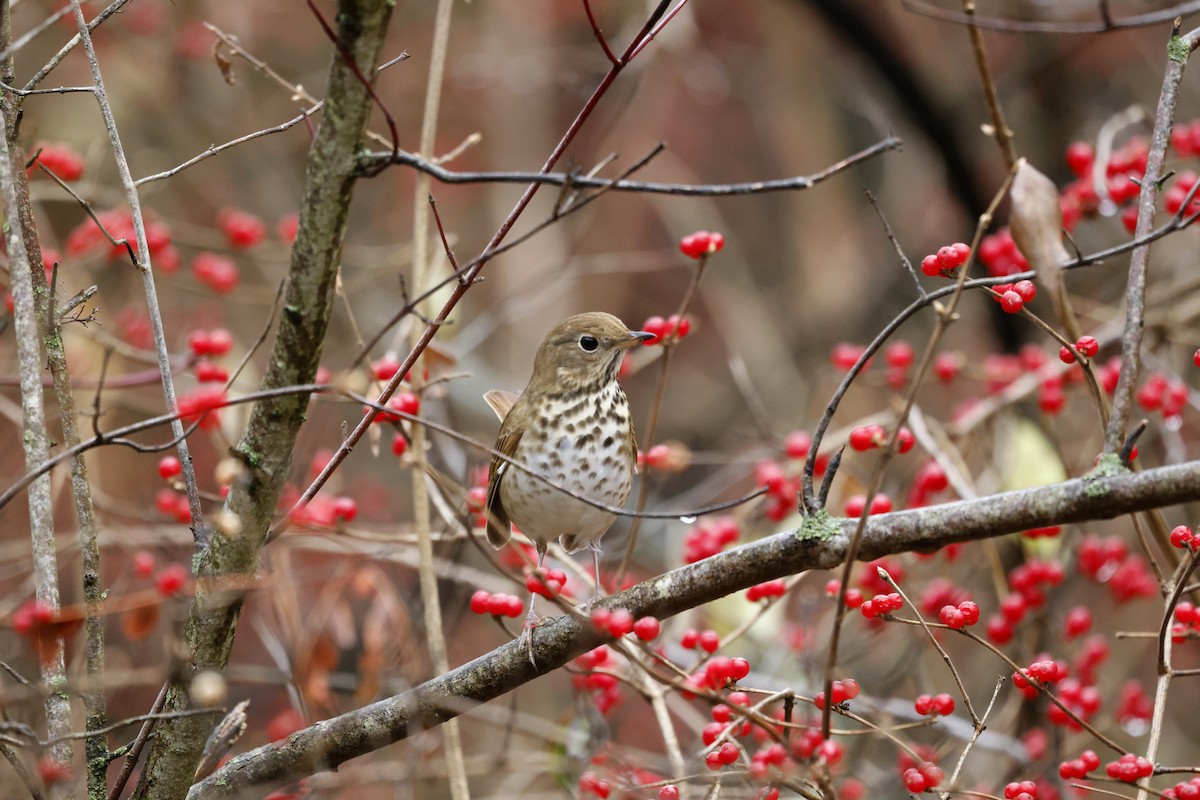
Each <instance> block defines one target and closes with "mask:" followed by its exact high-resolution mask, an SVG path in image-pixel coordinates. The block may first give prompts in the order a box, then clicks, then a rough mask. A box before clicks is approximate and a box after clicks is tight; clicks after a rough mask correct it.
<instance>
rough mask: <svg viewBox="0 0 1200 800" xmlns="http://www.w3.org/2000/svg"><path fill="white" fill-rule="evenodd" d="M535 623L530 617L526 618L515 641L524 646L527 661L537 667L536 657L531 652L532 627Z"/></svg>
mask: <svg viewBox="0 0 1200 800" xmlns="http://www.w3.org/2000/svg"><path fill="white" fill-rule="evenodd" d="M536 625H537V622H535V621H534V620H532V619H529V620H526V621H525V625H524V627H522V628H521V635H520V636H518V637H517V642H518V643H519V644H520V645H521V646H522V647H524V648H525V650H526V652H527V653H528V655H529V663H530V664H532V665H533V666H534V667H537V659H536V658H534V654H533V629H534V627H535V626H536Z"/></svg>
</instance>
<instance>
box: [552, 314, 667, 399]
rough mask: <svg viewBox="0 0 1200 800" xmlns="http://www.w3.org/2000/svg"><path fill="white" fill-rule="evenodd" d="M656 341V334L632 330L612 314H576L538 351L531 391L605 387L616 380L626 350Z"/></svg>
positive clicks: (556, 329)
mask: <svg viewBox="0 0 1200 800" xmlns="http://www.w3.org/2000/svg"><path fill="white" fill-rule="evenodd" d="M653 338H654V334H652V333H646V332H645V331H631V330H629V328H628V327H626V325H625V323H624V322H621V320H619V319H617V318H616V317H614V316H613V315H612V314H605V313H603V312H599V311H593V312H589V313H587V314H576V315H575V316H573V317H570V318H569V319H567V320H564V321H563V322H561V323H559V325H558V326H557V327H556V328H554V330H552V331H550V333H549V334H547V336H546V340H545V341H544V342H542V346H541V347H540V348H538V352H537V356H536V357H535V358H534V361H533V377H532V378H531V379H530V388H531V389H534V388H536V389H537V390H539V391H546V392H552V391H554V390H555V389H582V388H585V387H595V386H601V385H603V384H605V383H608V382H609V381H611V380H613V379H614V378H616V376H617V369H618V368H619V367H620V365H621V358H622V356H623V355H624V353H625V351H626V350H628V349H629V348H631V347H633V346H634V345H636V344H639V343H641V342H644V341H646V340H648V339H653Z"/></svg>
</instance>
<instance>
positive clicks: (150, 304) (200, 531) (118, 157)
mask: <svg viewBox="0 0 1200 800" xmlns="http://www.w3.org/2000/svg"><path fill="white" fill-rule="evenodd" d="M71 10H72V12H73V13H74V16H75V26H76V28H78V29H79V36H80V38H81V40H82V41H83V49H84V52H85V53H86V55H87V61H88V66H89V67H90V69H91V73H92V85H93V86H94V87H95V89H96V102H97V104H98V105H99V106H100V116H101V118H102V119H103V120H104V128H105V131H106V132H107V133H108V143H109V146H110V147H111V148H112V152H113V158H114V160H115V161H116V165H117V173H118V174H119V175H120V178H121V185H122V187H123V188H124V191H125V200H126V202H127V203H128V204H129V213H130V216H131V217H132V219H133V231H134V237H135V239H136V240H137V263H138V267H139V270H138V271H139V272H140V273H141V278H142V288H143V290H144V292H145V295H146V311H147V314H148V316H149V317H150V328H151V331H152V332H153V336H154V350H155V354H156V355H157V356H158V369H159V374H160V375H161V376H162V387H163V398H164V400H165V401H166V407H167V411H168V413H171V414H174V413H176V412H177V411H178V410H179V403H178V401H177V400H176V397H175V378H174V375H173V374H172V372H171V355H170V353H169V352H168V350H167V339H166V333H165V331H164V330H163V321H162V312H161V310H160V309H159V305H158V291H157V290H156V289H155V287H154V271H153V269H152V268H151V264H150V261H151V259H150V246H149V244H148V243H147V240H146V223H145V219H144V218H143V216H142V204H141V198H140V197H139V196H138V191H137V187H136V186H135V185H134V183H133V176H132V175H131V174H130V172H129V162H128V160H126V158H125V148H124V146H123V145H122V144H121V135H120V133H119V132H118V130H117V121H116V118H115V117H114V116H113V111H112V106H111V105H110V104H109V100H108V93H107V92H106V91H105V89H104V78H103V77H102V76H101V74H100V62H99V61H98V60H97V58H96V49H95V47H94V46H93V45H92V36H91V33H90V32H89V29H88V26H87V22H86V21H85V20H84V18H83V10H82V9H81V8H80V6H79V0H71ZM171 430H172V432H173V433H174V434H175V436H176V437H178V439H179V442H178V445H177V448H178V455H179V462H180V464H181V465H182V468H183V483H184V486H185V488H186V493H187V498H188V507H189V510H190V512H191V516H192V536H193V538H194V540H195V542H196V546H197V547H199V548H203V547H206V546H207V544H208V533H207V531H206V530H205V528H204V511H203V509H202V508H201V506H200V490H199V489H198V488H197V485H196V471H195V468H194V467H193V465H192V457H191V454H190V452H189V450H188V443H187V439H186V438H184V436H183V424H182V423H181V422H180V421H179V420H175V421H173V422H172V423H171Z"/></svg>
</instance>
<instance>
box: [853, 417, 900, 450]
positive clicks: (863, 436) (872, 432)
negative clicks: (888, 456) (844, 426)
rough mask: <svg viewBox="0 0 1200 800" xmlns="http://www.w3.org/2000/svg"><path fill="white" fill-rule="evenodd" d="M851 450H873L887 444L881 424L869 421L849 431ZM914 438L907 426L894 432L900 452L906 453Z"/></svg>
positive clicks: (885, 434) (885, 432)
mask: <svg viewBox="0 0 1200 800" xmlns="http://www.w3.org/2000/svg"><path fill="white" fill-rule="evenodd" d="M847 441H848V443H849V444H850V449H851V450H857V451H858V452H860V453H862V452H865V451H867V450H873V449H875V448H877V447H883V446H884V445H885V444H887V441H888V435H887V431H886V430H884V428H883V426H882V425H877V424H875V423H871V424H869V425H859V426H858V427H857V428H854V429H853V430H851V431H850V437H849V439H848V440H847ZM915 443H916V439H915V438H914V437H913V434H912V431H910V430H909V429H908V428H903V427H902V428H900V430H899V432H898V433H897V434H896V449H897V450H898V451H899V452H901V453H907V452H908V451H909V450H912V448H913V444H915Z"/></svg>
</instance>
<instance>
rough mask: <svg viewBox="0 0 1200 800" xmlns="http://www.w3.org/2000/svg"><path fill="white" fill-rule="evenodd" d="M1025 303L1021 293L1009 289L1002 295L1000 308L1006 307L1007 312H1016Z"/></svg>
mask: <svg viewBox="0 0 1200 800" xmlns="http://www.w3.org/2000/svg"><path fill="white" fill-rule="evenodd" d="M1024 305H1025V301H1024V300H1023V299H1022V298H1021V295H1019V294H1017V293H1016V292H1014V291H1013V290H1012V289H1009V290H1008V291H1006V292H1005V293H1004V294H1002V295H1000V308H1002V309H1004V313H1006V314H1016V313H1017V312H1018V311H1020V310H1021V309H1022V308H1023V307H1024Z"/></svg>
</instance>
